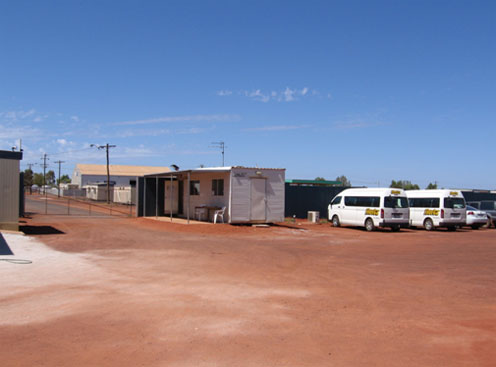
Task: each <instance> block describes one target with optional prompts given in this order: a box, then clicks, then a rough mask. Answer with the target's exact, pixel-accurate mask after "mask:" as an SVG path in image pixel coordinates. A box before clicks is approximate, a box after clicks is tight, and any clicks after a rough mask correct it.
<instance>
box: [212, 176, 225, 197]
mask: <svg viewBox="0 0 496 367" xmlns="http://www.w3.org/2000/svg"><path fill="white" fill-rule="evenodd" d="M212 195H214V196H224V179H214V180H212Z"/></svg>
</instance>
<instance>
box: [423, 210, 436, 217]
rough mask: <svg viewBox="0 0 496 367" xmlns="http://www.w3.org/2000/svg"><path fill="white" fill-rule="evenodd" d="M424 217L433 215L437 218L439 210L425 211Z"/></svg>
mask: <svg viewBox="0 0 496 367" xmlns="http://www.w3.org/2000/svg"><path fill="white" fill-rule="evenodd" d="M424 215H434V216H438V215H439V210H435V209H425V210H424Z"/></svg>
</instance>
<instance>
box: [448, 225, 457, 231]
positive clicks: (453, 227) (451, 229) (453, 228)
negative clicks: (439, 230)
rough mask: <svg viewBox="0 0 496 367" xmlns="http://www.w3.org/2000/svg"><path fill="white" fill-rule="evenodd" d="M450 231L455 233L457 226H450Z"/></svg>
mask: <svg viewBox="0 0 496 367" xmlns="http://www.w3.org/2000/svg"><path fill="white" fill-rule="evenodd" d="M448 231H450V232H454V231H456V227H455V226H449V227H448Z"/></svg>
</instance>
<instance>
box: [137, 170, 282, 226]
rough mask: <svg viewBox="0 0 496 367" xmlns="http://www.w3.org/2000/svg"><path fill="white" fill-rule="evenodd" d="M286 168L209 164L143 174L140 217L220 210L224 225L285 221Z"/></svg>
mask: <svg viewBox="0 0 496 367" xmlns="http://www.w3.org/2000/svg"><path fill="white" fill-rule="evenodd" d="M284 190H285V169H277V168H256V167H239V166H235V167H209V168H197V169H193V170H185V171H176V172H169V173H167V172H165V173H159V174H152V175H146V176H144V179H143V187H142V188H139V195H138V201H139V203H138V216H177V217H180V218H186V219H197V220H209V221H212V219H213V214H214V213H215V211H216V210H222V209H224V210H225V212H224V216H223V218H224V220H225V221H226V222H227V223H275V222H282V221H284Z"/></svg>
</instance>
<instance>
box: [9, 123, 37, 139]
mask: <svg viewBox="0 0 496 367" xmlns="http://www.w3.org/2000/svg"><path fill="white" fill-rule="evenodd" d="M43 135H44V134H43V133H42V132H41V131H40V130H39V129H34V128H32V127H31V126H22V127H18V126H16V127H10V126H4V125H0V138H1V139H24V138H41V137H42V136H43Z"/></svg>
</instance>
